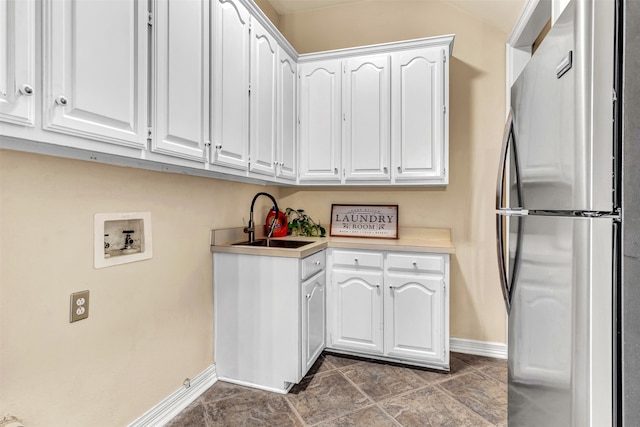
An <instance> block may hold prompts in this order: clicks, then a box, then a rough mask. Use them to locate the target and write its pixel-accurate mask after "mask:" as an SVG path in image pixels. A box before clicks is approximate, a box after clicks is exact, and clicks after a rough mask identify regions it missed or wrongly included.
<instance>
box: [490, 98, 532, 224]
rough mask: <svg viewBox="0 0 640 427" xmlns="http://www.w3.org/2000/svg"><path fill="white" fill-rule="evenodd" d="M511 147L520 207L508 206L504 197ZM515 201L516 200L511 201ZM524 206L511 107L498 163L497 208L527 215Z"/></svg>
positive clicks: (517, 202)
mask: <svg viewBox="0 0 640 427" xmlns="http://www.w3.org/2000/svg"><path fill="white" fill-rule="evenodd" d="M509 148H511V152H512V156H513V169H514V170H513V171H511V172H512V173H514V174H515V183H516V192H517V193H516V194H517V198H518V200H517V201H515V203H516V204H517V205H519V207H512V208H508V207H507V205H506V203H505V202H506V201H505V198H504V190H505V187H506V186H507V185H508V184H507V182H505V177H506V172H507V161H508V160H509V159H508V157H507V154H508V152H509ZM509 203H514V201H512V200H511V201H509ZM522 206H524V200H523V198H522V183H521V181H520V168H519V161H518V151H517V147H516V128H515V122H514V118H513V109H509V115H508V116H507V122H506V123H505V125H504V136H503V138H502V148H501V149H500V164H499V165H498V180H497V183H496V210H503V209H509V210H510V211H520V212H522V213H523V214H525V215H526V210H525V209H524V208H522Z"/></svg>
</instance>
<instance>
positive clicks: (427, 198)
mask: <svg viewBox="0 0 640 427" xmlns="http://www.w3.org/2000/svg"><path fill="white" fill-rule="evenodd" d="M280 24H281V30H282V31H283V33H284V35H285V36H286V37H287V38H288V40H289V41H290V42H291V44H292V45H293V46H294V47H295V48H296V49H297V50H298V51H299V52H300V53H308V52H313V51H321V50H329V49H337V48H345V47H352V46H358V45H366V44H373V43H382V42H390V41H397V40H403V39H411V38H419V37H427V36H435V35H442V34H452V33H455V34H456V38H455V43H454V50H453V58H452V60H451V63H450V110H449V111H450V123H449V129H450V141H449V143H450V184H449V186H448V187H447V188H445V189H441V190H438V189H424V188H422V189H415V190H411V189H410V190H407V189H404V190H385V191H377V190H372V189H366V190H360V189H355V190H354V189H348V190H342V189H341V190H339V191H336V190H331V189H325V191H322V190H295V189H292V190H283V191H282V192H281V195H283V196H285V197H283V198H282V200H281V203H282V205H283V206H291V207H295V208H297V207H302V208H304V209H305V210H307V212H308V213H309V214H311V216H312V217H317V218H318V219H319V220H321V221H322V222H324V223H327V222H328V221H329V215H330V208H331V203H397V204H398V205H399V215H400V224H401V225H404V226H414V227H445V228H450V229H451V232H452V236H453V242H454V244H455V246H456V255H455V256H454V257H453V259H452V264H451V336H452V337H456V338H466V339H474V340H479V341H489V342H500V343H504V342H505V341H506V338H505V328H506V326H505V321H506V318H505V310H504V306H503V303H502V297H501V293H500V290H499V285H498V274H497V264H496V263H497V261H496V250H495V237H494V233H495V231H494V230H495V223H494V222H495V219H494V214H493V211H494V203H495V202H494V200H495V180H496V172H497V166H498V157H499V148H500V143H501V140H502V128H503V123H504V117H505V107H504V105H505V83H504V82H505V73H504V71H505V40H506V37H507V35H506V34H504V33H502V32H500V31H498V30H495V29H493V28H491V27H489V26H487V25H485V24H483V23H482V22H480V21H478V20H476V19H474V18H473V17H472V16H470V15H467V14H465V13H463V12H461V11H459V10H457V9H455V8H452V7H449V6H447V5H445V4H441V3H439V2H436V1H362V2H357V3H353V4H349V5H345V6H341V7H332V8H325V9H319V10H315V11H311V12H305V13H298V14H290V15H283V16H281V17H280Z"/></svg>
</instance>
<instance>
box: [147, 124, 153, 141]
mask: <svg viewBox="0 0 640 427" xmlns="http://www.w3.org/2000/svg"><path fill="white" fill-rule="evenodd" d="M152 135H153V133H152V132H151V127H148V128H147V139H151V137H152Z"/></svg>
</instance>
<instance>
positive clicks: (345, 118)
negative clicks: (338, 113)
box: [342, 113, 347, 122]
mask: <svg viewBox="0 0 640 427" xmlns="http://www.w3.org/2000/svg"><path fill="white" fill-rule="evenodd" d="M342 121H343V122H346V121H347V114H346V113H342Z"/></svg>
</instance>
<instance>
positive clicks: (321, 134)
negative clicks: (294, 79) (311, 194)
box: [298, 59, 342, 182]
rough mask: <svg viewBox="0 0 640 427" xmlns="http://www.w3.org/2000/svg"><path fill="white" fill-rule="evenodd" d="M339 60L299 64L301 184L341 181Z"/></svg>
mask: <svg viewBox="0 0 640 427" xmlns="http://www.w3.org/2000/svg"><path fill="white" fill-rule="evenodd" d="M341 65H342V64H341V61H340V60H335V59H333V60H325V61H317V62H312V63H306V64H301V65H300V67H299V69H298V72H299V79H300V84H299V87H300V94H299V99H300V104H299V112H300V124H299V140H298V141H299V148H300V181H301V182H305V181H323V182H332V181H333V182H335V181H337V182H340V181H341V179H342V178H341V175H342V173H341V134H342V99H341V94H342V73H341V68H342V67H341Z"/></svg>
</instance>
